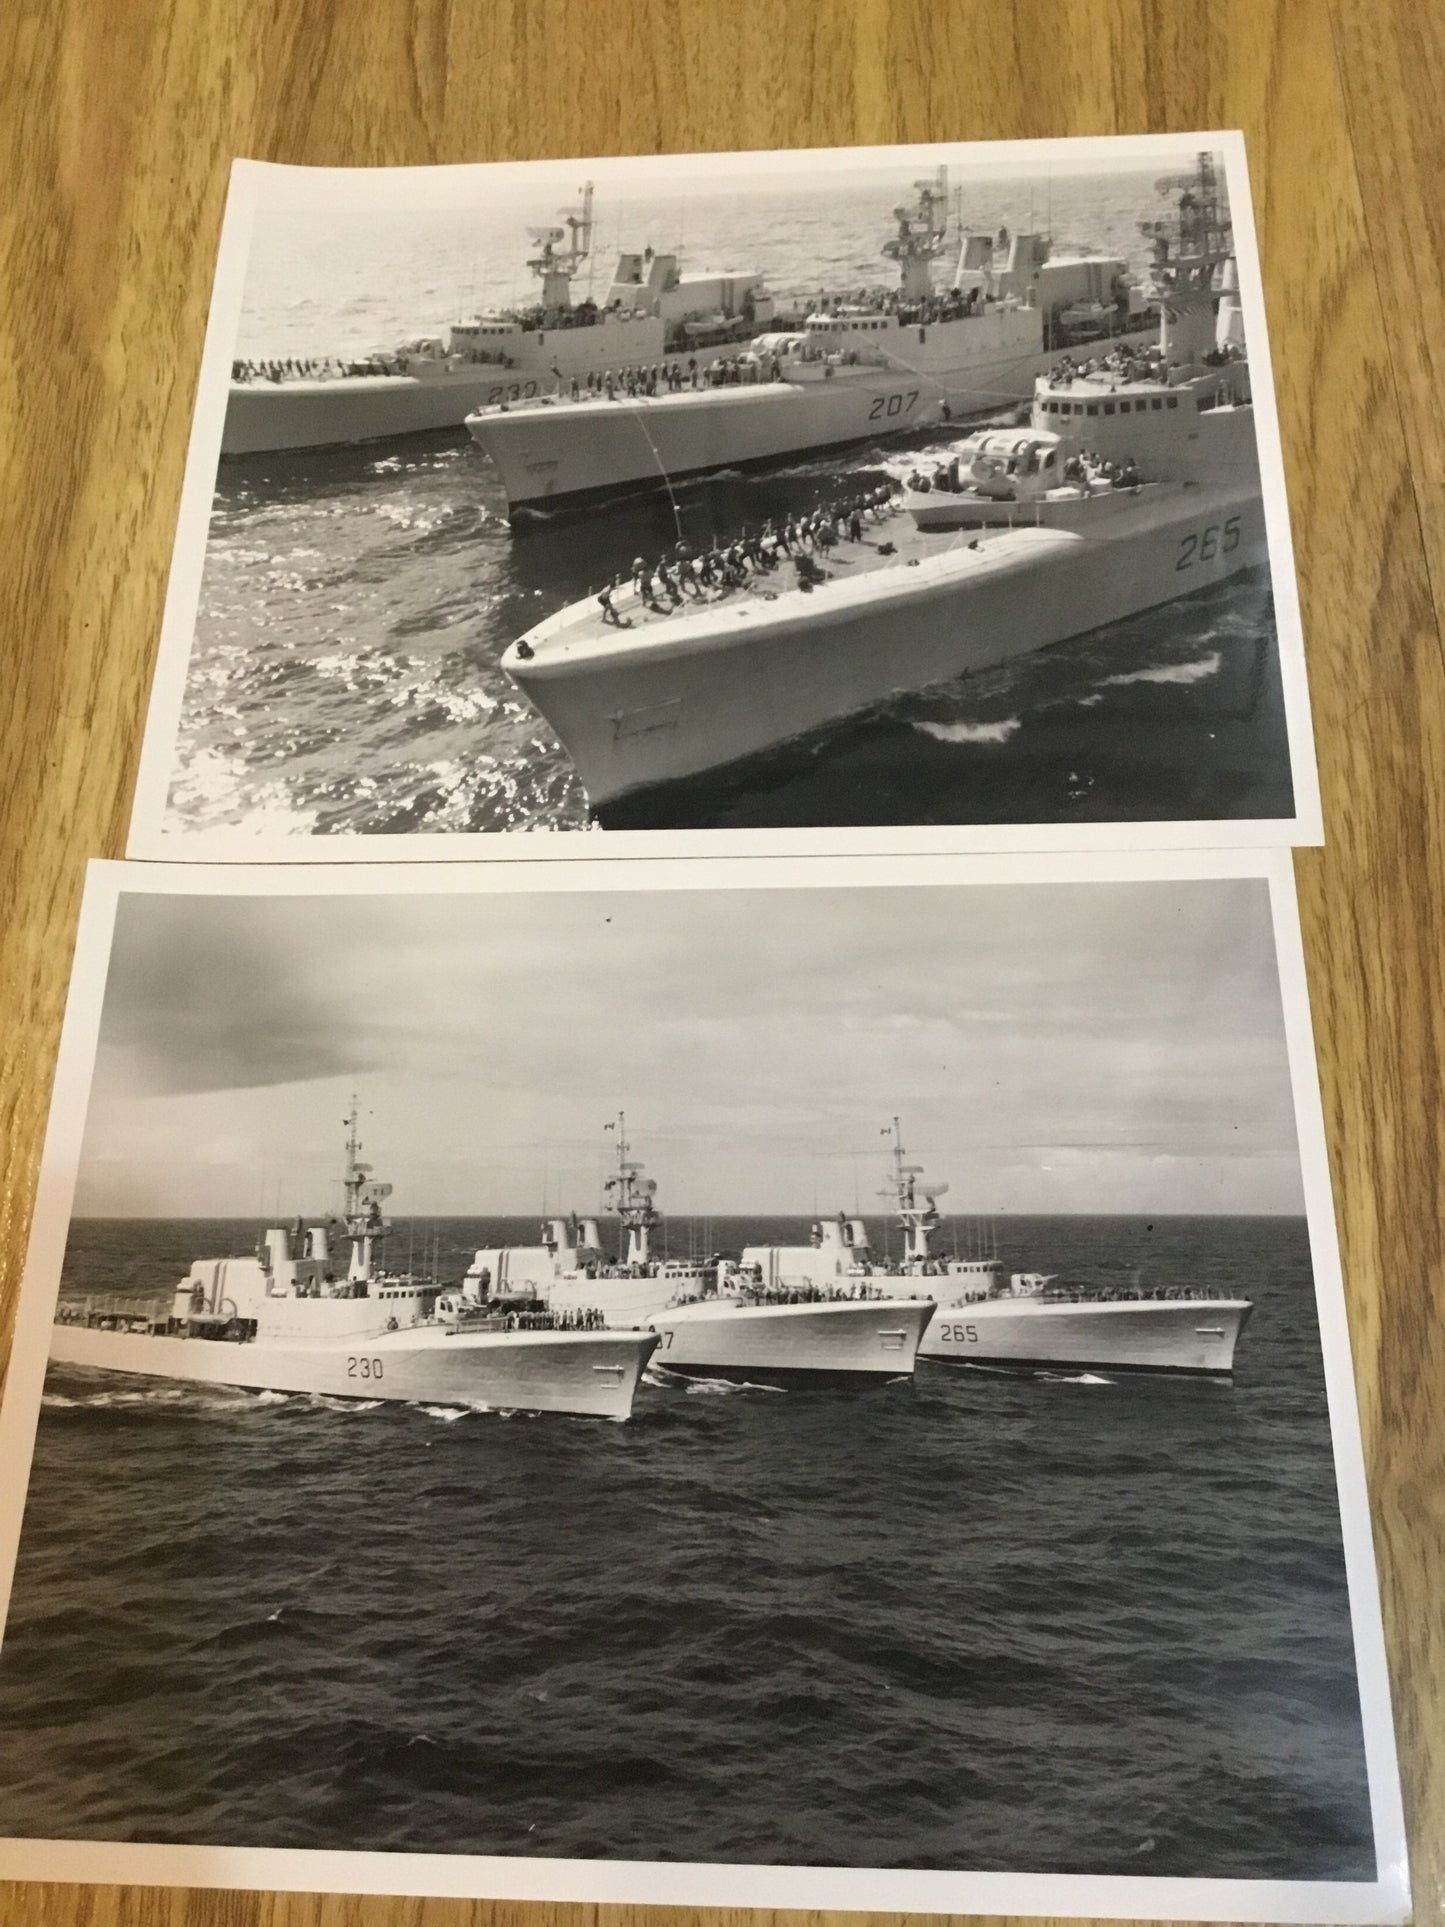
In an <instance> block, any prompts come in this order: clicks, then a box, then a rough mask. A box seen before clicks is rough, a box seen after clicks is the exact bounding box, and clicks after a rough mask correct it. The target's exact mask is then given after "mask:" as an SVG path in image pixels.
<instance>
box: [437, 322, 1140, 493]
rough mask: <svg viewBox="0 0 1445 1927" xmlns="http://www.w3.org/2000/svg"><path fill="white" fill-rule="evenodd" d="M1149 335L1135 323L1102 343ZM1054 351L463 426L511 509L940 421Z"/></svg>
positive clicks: (488, 412) (1012, 387)
mask: <svg viewBox="0 0 1445 1927" xmlns="http://www.w3.org/2000/svg"><path fill="white" fill-rule="evenodd" d="M1149 339H1150V335H1149V332H1148V331H1145V330H1141V331H1140V332H1138V333H1137V334H1130V335H1122V336H1119V337H1117V338H1116V339H1115V340H1113V341H1111V342H1109V343H1108V344H1107V345H1108V346H1110V347H1117V346H1124V347H1128V346H1131V345H1138V344H1140V343H1142V342H1145V341H1147V340H1149ZM1057 359H1058V356H1057V353H1056V352H1055V351H1050V352H1044V351H1042V350H1040V349H1039V348H1037V347H1031V348H1030V349H1029V350H1028V352H1027V353H1024V354H1012V355H1010V356H1008V357H1007V358H1006V359H1003V360H999V361H988V362H984V363H981V364H979V365H976V366H973V367H964V368H953V369H941V370H938V371H936V372H935V371H929V372H927V373H920V374H910V373H908V372H907V371H906V370H899V369H891V370H890V369H874V368H869V369H846V370H840V372H839V375H838V377H837V378H836V379H834V380H831V381H827V380H812V381H806V382H792V381H773V382H760V383H757V384H755V385H752V386H743V387H722V388H712V389H709V388H705V389H701V390H693V389H684V390H683V391H682V392H681V393H679V394H660V395H653V396H640V397H627V396H619V397H618V398H616V399H614V400H612V401H608V400H606V399H605V398H602V397H597V398H593V399H588V400H582V401H578V402H570V401H568V402H564V401H560V400H551V399H548V400H542V401H538V402H535V403H532V404H529V405H524V406H520V407H515V408H508V409H497V408H487V409H485V410H484V411H483V412H481V413H479V414H476V415H472V416H469V417H468V420H467V427H468V429H469V430H470V431H471V434H472V437H473V439H474V440H475V441H476V442H477V443H478V444H479V446H480V447H481V448H483V449H484V450H485V451H486V453H487V455H488V456H489V457H490V458H491V460H492V463H493V465H494V467H495V468H496V470H497V474H498V476H499V478H500V480H501V483H502V486H503V488H504V489H505V491H506V495H507V505H508V509H509V511H511V512H515V511H517V510H518V509H526V508H529V507H530V508H535V507H538V506H541V505H545V504H548V503H552V502H557V501H563V500H568V499H572V500H575V501H577V502H578V503H579V504H580V502H581V501H583V500H585V499H586V498H587V497H588V496H591V495H596V494H599V493H602V492H607V491H612V490H616V489H619V488H621V489H628V490H634V491H636V490H641V489H648V488H660V487H663V486H665V485H666V483H668V482H669V481H676V480H677V479H678V478H679V477H681V476H685V475H698V474H705V473H709V472H712V471H715V470H718V469H725V468H735V467H746V466H749V465H751V464H755V463H759V462H767V461H776V460H779V459H781V458H783V457H785V456H789V455H797V454H801V453H806V452H808V451H811V450H814V449H822V448H840V447H845V446H847V445H848V444H850V443H857V442H868V441H876V440H880V439H882V438H884V437H887V436H892V435H898V434H906V433H907V432H909V431H910V430H912V431H915V432H916V431H918V430H926V429H929V428H936V427H939V426H941V425H943V424H944V423H946V422H947V421H948V420H949V419H950V418H951V417H953V416H961V417H966V416H970V415H979V414H983V413H986V412H991V411H995V410H998V409H1002V408H1006V407H1008V406H1009V405H1010V404H1011V403H1016V402H1024V401H1027V400H1028V398H1029V397H1030V395H1031V394H1032V393H1033V388H1034V381H1035V378H1036V377H1037V376H1038V375H1039V374H1041V373H1043V372H1044V370H1045V369H1047V368H1048V367H1049V366H1051V365H1052V363H1053V362H1054V361H1056V360H1057ZM945 410H946V411H947V412H945Z"/></svg>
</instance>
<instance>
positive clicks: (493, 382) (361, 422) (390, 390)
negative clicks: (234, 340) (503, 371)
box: [221, 369, 539, 455]
mask: <svg viewBox="0 0 1445 1927" xmlns="http://www.w3.org/2000/svg"><path fill="white" fill-rule="evenodd" d="M498 386H499V382H498V375H497V370H496V369H489V370H488V371H486V372H485V373H484V374H479V375H475V376H473V375H459V376H456V377H453V378H451V379H445V378H443V379H438V380H435V381H418V380H417V379H416V378H415V376H412V375H339V376H337V377H336V379H335V380H326V381H280V382H274V381H238V382H232V384H231V389H230V394H229V397H228V399H227V402H226V421H225V426H224V428H223V429H222V431H221V453H222V455H270V454H277V453H280V452H282V451H283V450H287V449H302V448H333V447H338V446H342V445H344V444H346V443H348V442H374V441H384V440H386V439H387V438H388V437H390V436H392V435H416V434H421V433H424V432H425V431H426V430H427V429H437V428H460V427H461V425H462V423H463V422H464V421H465V420H466V418H467V416H468V415H469V414H470V413H471V411H472V410H473V409H475V408H481V407H483V406H484V405H485V403H486V401H487V400H488V398H489V397H491V398H492V399H493V400H495V399H497V389H498ZM538 386H539V384H538V383H537V382H536V381H532V382H531V383H530V387H531V392H532V393H533V394H534V395H535V394H536V393H537V392H538Z"/></svg>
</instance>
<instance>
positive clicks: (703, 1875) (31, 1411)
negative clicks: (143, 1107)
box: [0, 850, 1409, 1924]
mask: <svg viewBox="0 0 1445 1927" xmlns="http://www.w3.org/2000/svg"><path fill="white" fill-rule="evenodd" d="M1250 877H1256V878H1260V879H1262V880H1263V881H1265V882H1266V883H1267V884H1268V887H1269V891H1270V900H1271V905H1272V913H1273V923H1274V935H1275V945H1276V958H1277V966H1278V972H1279V983H1280V998H1281V1006H1282V1010H1283V1014H1284V1026H1285V1036H1286V1044H1287V1050H1288V1058H1289V1070H1290V1080H1291V1088H1292V1092H1293V1099H1294V1110H1295V1119H1296V1128H1297V1133H1298V1141H1299V1158H1300V1171H1301V1176H1302V1180H1303V1187H1304V1196H1305V1209H1306V1215H1307V1220H1308V1227H1309V1239H1310V1252H1311V1259H1312V1263H1313V1268H1314V1279H1315V1296H1316V1307H1317V1312H1318V1317H1319V1330H1320V1342H1321V1349H1322V1353H1323V1360H1324V1370H1325V1378H1326V1386H1327V1396H1328V1405H1329V1414H1330V1427H1331V1437H1332V1440H1333V1450H1334V1460H1335V1472H1336V1481H1337V1490H1338V1494H1339V1501H1340V1516H1341V1527H1342V1535H1343V1545H1344V1557H1345V1568H1346V1577H1347V1583H1348V1590H1349V1598H1350V1613H1351V1623H1352V1628H1353V1634H1354V1649H1355V1663H1356V1678H1357V1683H1358V1687H1359V1693H1360V1709H1361V1720H1362V1727H1363V1735H1364V1750H1365V1762H1366V1771H1367V1776H1368V1783H1369V1791H1370V1804H1371V1817H1372V1825H1373V1831H1374V1842H1375V1858H1376V1877H1375V1879H1374V1880H1373V1881H1343V1882H1341V1881H1277V1880H1214V1879H1188V1878H1184V1879H1175V1878H1151V1877H1148V1876H1128V1877H1122V1876H1101V1875H1078V1876H1075V1875H1062V1874H1023V1873H1018V1874H1014V1873H964V1872H938V1871H933V1870H920V1869H913V1870H903V1871H887V1870H883V1869H869V1868H861V1869H860V1868H826V1867H823V1868H819V1867H792V1866H778V1867H765V1866H734V1865H722V1864H713V1863H687V1864H679V1863H652V1862H646V1861H624V1860H563V1859H531V1858H526V1859H512V1858H509V1857H500V1856H483V1855H477V1856H469V1855H462V1854H427V1853H417V1854H411V1853H397V1852H386V1853H366V1852H356V1853H351V1852H340V1851H331V1850H312V1849H285V1850H280V1849H277V1850H272V1849H269V1848H255V1847H201V1846H161V1845H150V1844H144V1843H133V1842H118V1841H117V1842H106V1841H84V1840H81V1841H74V1840H30V1839H16V1838H10V1839H0V1879H11V1880H65V1881H82V1882H96V1883H135V1884H144V1885H165V1886H195V1887H234V1888H253V1889H261V1890H285V1891H311V1892H314V1891H328V1892H350V1893H368V1894H371V1893H375V1894H427V1895H437V1896H465V1897H471V1898H490V1899H507V1900H558V1901H582V1902H590V1903H599V1902H604V1901H606V1902H622V1903H629V1904H644V1903H657V1904H664V1905H687V1906H709V1907H717V1906H735V1907H767V1908H808V1909H818V1908H827V1909H842V1910H863V1909H869V1910H879V1911H885V1912H893V1911H900V1910H901V1911H908V1912H912V1911H923V1912H928V1913H943V1914H977V1913H989V1914H1009V1915H1050V1916H1055V1917H1075V1918H1089V1919H1093V1918H1100V1917H1119V1918H1144V1919H1156V1920H1159V1919H1168V1920H1187V1921H1200V1920H1216V1921H1225V1920H1229V1921H1234V1920H1238V1921H1274V1922H1300V1923H1334V1922H1340V1923H1362V1924H1363V1923H1372V1922H1384V1923H1395V1922H1403V1921H1404V1920H1406V1919H1407V1917H1408V1911H1409V1873H1408V1864H1407V1860H1406V1850H1405V1831H1404V1816H1403V1810H1402V1805H1401V1798H1400V1787H1399V1775H1398V1768H1397V1763H1396V1754H1395V1740H1394V1731H1393V1725H1392V1721H1391V1715H1390V1691H1389V1677H1388V1672H1387V1669H1386V1660H1385V1644H1384V1631H1383V1625H1382V1621H1381V1614H1380V1602H1379V1588H1378V1582H1377V1577H1376V1568H1375V1559H1374V1548H1373V1541H1372V1536H1371V1528H1370V1514H1369V1505H1368V1496H1367V1492H1366V1486H1365V1469H1364V1457H1363V1452H1362V1446H1361V1437H1360V1423H1359V1412H1358V1407H1357V1404H1356V1399H1355V1387H1354V1378H1353V1372H1352V1367H1351V1359H1350V1343H1349V1332H1348V1328H1347V1325H1346V1320H1345V1301H1344V1289H1343V1283H1342V1278H1341V1272H1340V1260H1339V1247H1338V1242H1337V1238H1336V1233H1335V1220H1334V1211H1333V1206H1332V1202H1331V1194H1330V1178H1329V1164H1328V1157H1327V1152H1326V1145H1325V1132H1324V1113H1323V1108H1322V1105H1321V1101H1320V1093H1319V1084H1318V1079H1317V1075H1316V1069H1315V1059H1314V1042H1313V1033H1312V1030H1311V1025H1310V1012H1309V1000H1308V990H1307V986H1306V981H1305V968H1304V954H1303V948H1302V944H1301V939H1300V928H1299V911H1298V904H1297V900H1296V896H1295V888H1294V874H1293V868H1292V864H1291V861H1290V857H1289V855H1288V853H1287V852H1284V851H1274V852H1250V851H1243V852H1241V851H1234V852H1230V851H1222V850H1197V851H1191V852H1184V853H1178V854H1173V853H1160V852H1155V853H1146V852H1129V853H1094V854H1091V855H1087V856H1059V855H1046V854H1039V855H1035V856H1031V857H1000V856H995V857H991V858H959V857H955V858H936V857H912V858H904V859H897V858H894V859H889V860H887V861H882V860H873V861H852V862H850V861H847V860H844V859H833V860H829V861H817V860H813V861H804V860H798V861H794V862H787V863H785V862H778V863H768V864H762V863H758V862H756V861H731V860H720V861H717V862H714V863H712V864H710V865H709V866H708V872H707V879H706V887H708V888H712V889H721V890H731V889H794V890H803V889H814V888H821V889H826V888H838V887H840V886H850V887H858V888H869V887H872V888H890V887H900V886H919V885H933V886H937V887H952V888H964V889H968V888H979V887H984V886H987V885H989V884H1020V883H1025V884H1027V883H1032V884H1069V885H1077V884H1080V883H1090V882H1098V883H1110V882H1123V881H1137V882H1148V881H1158V882H1163V881H1174V880H1188V879H1237V878H1250ZM698 887H701V877H700V872H699V867H698V865H697V864H696V863H695V862H689V861H687V860H685V859H679V860H670V861H666V862H659V861H653V862H648V863H634V862H626V861H623V862H618V861H617V860H614V859H605V860H601V861H587V860H585V859H578V860H575V861H574V862H572V863H570V864H568V865H557V864H553V863H532V864H528V865H525V866H523V865H517V864H508V865H506V866H502V865H498V864H474V865H469V866H466V867H459V866H457V865H454V864H443V865H431V866H401V865H395V864H392V865H385V866H380V865H375V866H369V867H357V866H354V865H326V866H318V867H314V868H310V869H305V870H303V869H298V868H295V867H290V868H278V867H275V866H272V867H270V868H260V867H253V866H245V867H242V866H236V865H225V866H212V867H209V868H205V867H200V866H185V867H174V868H173V867H170V866H162V865H151V864H128V863H113V862H93V863H92V864H91V865H90V870H89V875H88V878H87V886H86V893H85V899H84V903H83V906H82V911H81V917H80V927H79V933H78V937H77V943H76V951H75V964H74V972H73V976H72V981H71V987H70V996H69V1001H68V1004H67V1007H66V1013H65V1022H64V1027H63V1031H62V1036H61V1044H60V1055H59V1061H58V1066H57V1070H56V1077H55V1085H54V1092H53V1096H52V1101H51V1109H50V1119H49V1125H48V1129H47V1133H46V1139H45V1149H44V1155H43V1158H42V1162H41V1168H40V1179H39V1186H38V1191H37V1195H36V1203H35V1215H34V1222H33V1226H32V1231H31V1238H30V1247H29V1253H28V1256H27V1261H26V1267H25V1273H24V1279H23V1283H22V1287H21V1292H20V1299H19V1305H18V1310H17V1315H16V1323H15V1337H14V1346H13V1350H12V1353H11V1359H10V1370H9V1376H8V1382H7V1385H6V1388H5V1398H4V1404H3V1407H0V1465H3V1466H4V1467H5V1468H6V1473H7V1476H6V1477H5V1479H4V1480H3V1481H0V1615H3V1614H5V1613H7V1612H8V1605H9V1594H10V1587H11V1583H12V1580H13V1575H14V1567H15V1559H16V1556H17V1552H18V1546H19V1537H20V1529H21V1522H22V1517H23V1513H24V1505H25V1498H26V1491H27V1484H28V1479H29V1468H30V1463H31V1458H32V1454H33V1449H34V1442H35V1433H36V1427H37V1424H38V1420H39V1414H40V1398H41V1392H42V1389H43V1384H44V1379H45V1371H46V1364H47V1360H48V1354H49V1330H50V1326H51V1324H52V1322H53V1319H54V1313H55V1305H56V1301H57V1297H58V1292H59V1284H60V1273H61V1266H62V1262H63V1259H64V1255H65V1245H66V1238H67V1234H68V1230H69V1224H70V1216H71V1209H72V1204H73V1199H74V1193H75V1185H76V1179H77V1175H78V1171H79V1166H80V1154H81V1146H82V1141H83V1136H84V1129H85V1121H86V1114H87V1109H88V1103H89V1093H90V1085H91V1078H92V1073H93V1069H94V1061H95V1054H96V1048H97V1043H98V1039H99V1033H100V1022H101V1010H102V1003H103V999H104V994H105V984H106V978H107V972H108V967H109V959H110V950H111V941H112V935H113V931H114V926H115V917H116V909H117V904H118V902H119V899H120V898H121V896H122V895H125V894H128V893H129V894H144V895H160V896H214V895H219V896H251V895H271V896H278V897H288V896H289V897H303V896H349V895H367V894H375V895H386V894H391V895H394V896H405V895H418V896H421V895H448V894H466V893H481V894H485V893H490V892H500V893H533V892H558V891H587V890H606V891H607V892H609V893H612V894H616V893H618V892H622V891H633V892H640V891H649V890H676V889H693V888H698Z"/></svg>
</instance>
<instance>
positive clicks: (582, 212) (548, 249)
mask: <svg viewBox="0 0 1445 1927" xmlns="http://www.w3.org/2000/svg"><path fill="white" fill-rule="evenodd" d="M559 213H560V215H561V222H562V224H561V226H560V227H534V228H528V230H527V232H528V233H529V234H530V235H531V237H532V241H533V244H534V246H535V247H536V248H537V250H538V251H537V253H536V254H534V255H533V256H532V258H531V260H530V261H528V263H527V266H528V267H529V268H530V269H531V270H532V272H533V274H535V275H536V276H537V278H538V279H539V280H540V281H541V283H542V306H543V307H544V308H570V307H571V305H572V277H573V276H574V275H575V274H576V273H577V271H578V269H579V268H580V267H581V266H582V263H583V262H584V261H585V260H586V259H587V256H588V255H589V254H590V253H591V251H592V183H591V181H588V183H587V184H586V186H585V187H584V188H583V189H582V206H581V208H580V209H579V208H565V207H564V208H561V209H560V210H559Z"/></svg>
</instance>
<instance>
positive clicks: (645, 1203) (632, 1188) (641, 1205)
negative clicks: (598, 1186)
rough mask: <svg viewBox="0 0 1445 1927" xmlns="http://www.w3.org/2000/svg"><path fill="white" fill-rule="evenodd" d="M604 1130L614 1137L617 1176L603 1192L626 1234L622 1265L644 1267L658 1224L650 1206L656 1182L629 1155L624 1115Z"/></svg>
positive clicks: (621, 1114)
mask: <svg viewBox="0 0 1445 1927" xmlns="http://www.w3.org/2000/svg"><path fill="white" fill-rule="evenodd" d="M604 1128H605V1129H606V1130H609V1131H616V1133H617V1175H616V1176H615V1177H611V1178H608V1180H607V1182H606V1184H605V1185H604V1186H603V1190H604V1192H605V1193H606V1195H607V1197H608V1199H609V1201H610V1202H611V1205H612V1208H613V1210H614V1211H616V1213H617V1215H618V1217H619V1218H620V1219H621V1221H622V1226H623V1229H624V1230H625V1231H626V1233H627V1250H626V1256H625V1259H624V1262H625V1263H626V1264H629V1265H645V1264H646V1263H647V1262H648V1257H649V1239H650V1237H651V1234H652V1232H653V1231H655V1230H656V1228H657V1226H658V1225H659V1224H661V1222H662V1214H661V1213H660V1212H659V1211H658V1209H657V1206H656V1205H655V1204H654V1203H653V1197H654V1194H655V1193H656V1191H657V1179H656V1178H650V1177H648V1176H647V1171H646V1166H644V1165H642V1164H639V1163H638V1161H637V1160H636V1159H635V1158H634V1157H632V1155H631V1151H632V1146H631V1145H630V1144H629V1143H628V1142H627V1113H626V1112H625V1111H619V1112H618V1113H617V1121H616V1123H614V1124H608V1125H606V1126H605V1127H604Z"/></svg>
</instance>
